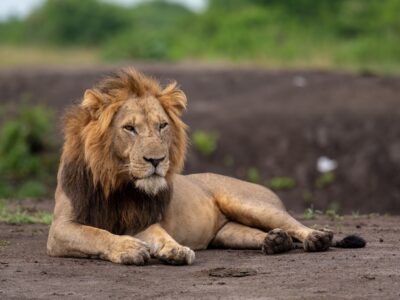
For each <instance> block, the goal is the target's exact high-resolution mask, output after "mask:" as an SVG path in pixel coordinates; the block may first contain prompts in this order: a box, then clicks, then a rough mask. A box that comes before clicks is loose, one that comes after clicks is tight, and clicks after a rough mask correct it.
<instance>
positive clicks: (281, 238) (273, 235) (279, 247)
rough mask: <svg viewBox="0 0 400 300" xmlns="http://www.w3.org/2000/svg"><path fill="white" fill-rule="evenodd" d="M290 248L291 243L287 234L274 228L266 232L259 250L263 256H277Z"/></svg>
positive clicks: (291, 246)
mask: <svg viewBox="0 0 400 300" xmlns="http://www.w3.org/2000/svg"><path fill="white" fill-rule="evenodd" d="M292 248H293V242H292V238H291V237H290V236H289V234H288V233H287V232H286V231H284V230H282V229H279V228H276V229H274V230H271V231H270V232H268V235H267V236H266V237H265V239H264V243H263V245H262V248H261V250H262V252H264V253H265V254H277V253H282V252H286V251H289V250H291V249H292Z"/></svg>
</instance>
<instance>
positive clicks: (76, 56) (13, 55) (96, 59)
mask: <svg viewBox="0 0 400 300" xmlns="http://www.w3.org/2000/svg"><path fill="white" fill-rule="evenodd" d="M99 63H101V59H100V54H99V51H98V50H96V49H85V48H80V47H74V48H64V49H62V48H59V47H49V46H46V45H40V46H38V45H36V46H34V45H23V46H21V45H12V44H11V45H10V44H7V45H4V44H0V66H2V67H8V68H12V67H18V66H25V67H26V66H30V67H34V66H43V65H45V66H50V65H64V66H94V65H97V64H99Z"/></svg>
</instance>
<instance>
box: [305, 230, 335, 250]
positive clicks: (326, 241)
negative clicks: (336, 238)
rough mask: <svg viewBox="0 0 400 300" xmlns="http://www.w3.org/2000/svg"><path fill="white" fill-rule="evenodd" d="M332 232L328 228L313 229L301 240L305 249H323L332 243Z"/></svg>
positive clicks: (326, 248)
mask: <svg viewBox="0 0 400 300" xmlns="http://www.w3.org/2000/svg"><path fill="white" fill-rule="evenodd" d="M332 238H333V232H332V231H329V230H314V231H313V232H311V233H310V234H309V235H308V236H307V238H306V239H305V240H304V241H303V247H304V250H305V251H308V252H315V251H325V250H328V248H329V246H330V245H331V243H332Z"/></svg>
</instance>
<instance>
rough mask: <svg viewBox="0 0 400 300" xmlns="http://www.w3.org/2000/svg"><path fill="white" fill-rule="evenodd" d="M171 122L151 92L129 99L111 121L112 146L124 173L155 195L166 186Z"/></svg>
mask: <svg viewBox="0 0 400 300" xmlns="http://www.w3.org/2000/svg"><path fill="white" fill-rule="evenodd" d="M170 122H171V120H170V119H169V117H168V115H167V113H166V112H165V110H164V108H163V107H162V106H161V104H160V102H159V100H158V99H156V98H155V97H153V96H151V95H149V96H145V97H141V98H131V99H129V100H127V101H126V102H125V103H124V105H123V106H122V107H121V108H120V109H119V110H118V112H117V113H116V115H115V117H114V120H113V122H112V124H111V130H112V131H113V134H112V136H113V141H112V146H111V147H112V151H113V153H114V155H115V156H117V158H118V161H119V162H120V164H121V166H120V169H121V173H122V174H124V175H126V176H127V177H130V178H131V180H134V182H135V185H136V187H137V188H139V189H141V190H143V191H145V192H146V193H150V194H156V193H157V192H159V191H160V190H161V189H164V188H167V181H166V179H165V176H166V175H167V172H168V169H169V164H170V161H169V148H170V147H171V141H172V132H171V131H172V126H170Z"/></svg>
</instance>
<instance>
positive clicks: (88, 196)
mask: <svg viewBox="0 0 400 300" xmlns="http://www.w3.org/2000/svg"><path fill="white" fill-rule="evenodd" d="M61 180H62V183H63V190H64V192H65V193H66V195H67V197H68V198H69V199H70V200H71V202H72V203H71V204H72V207H73V213H74V217H75V221H76V222H78V223H80V224H84V225H90V226H94V227H97V228H101V229H105V230H107V231H109V232H111V233H114V234H126V233H129V234H135V233H137V232H139V231H141V230H143V229H145V228H146V227H148V226H150V225H151V224H154V223H157V222H159V221H160V220H161V219H162V217H163V215H164V212H165V210H166V208H167V207H168V204H169V200H170V197H171V192H172V186H171V185H169V188H168V189H165V190H162V191H160V192H159V193H157V194H156V195H148V194H146V193H144V192H142V191H140V190H139V189H137V188H136V187H135V186H134V184H133V183H132V182H128V183H125V184H124V185H122V186H120V187H119V188H118V189H117V190H115V191H113V192H112V193H111V194H110V195H109V196H108V197H106V196H105V194H104V191H103V190H102V187H101V186H100V185H99V184H98V185H94V184H93V178H92V175H91V172H90V171H89V170H88V169H87V168H86V166H85V165H84V164H82V163H80V162H76V161H74V162H68V163H66V164H65V165H64V167H63V170H62V173H61Z"/></svg>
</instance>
